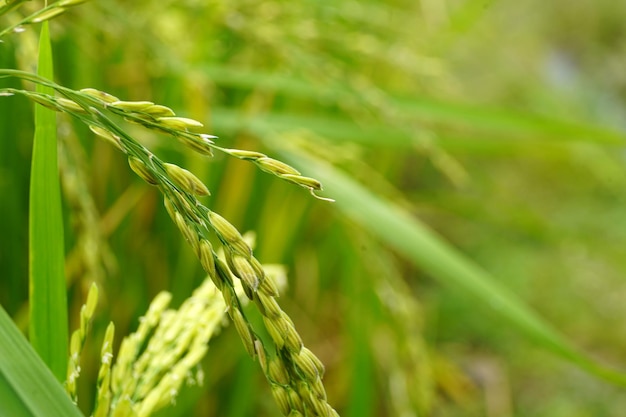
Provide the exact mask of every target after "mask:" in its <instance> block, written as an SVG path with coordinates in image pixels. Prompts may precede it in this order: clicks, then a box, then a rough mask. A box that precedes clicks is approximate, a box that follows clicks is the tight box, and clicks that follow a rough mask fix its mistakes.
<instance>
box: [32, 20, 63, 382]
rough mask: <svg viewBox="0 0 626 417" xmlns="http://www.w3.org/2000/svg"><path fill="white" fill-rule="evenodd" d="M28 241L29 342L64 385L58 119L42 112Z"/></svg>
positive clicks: (45, 60) (47, 56)
mask: <svg viewBox="0 0 626 417" xmlns="http://www.w3.org/2000/svg"><path fill="white" fill-rule="evenodd" d="M38 74H39V75H40V76H42V77H45V78H47V79H52V78H53V71H52V48H51V46H50V36H49V30H48V23H47V22H45V23H44V24H43V26H42V29H41V38H40V44H39V68H38ZM37 91H38V92H41V93H47V94H54V92H53V91H52V90H51V89H50V88H48V87H44V86H41V85H37ZM29 240H30V243H29V244H30V248H29V249H30V253H29V255H30V273H29V279H30V283H29V285H30V329H29V335H30V342H31V343H32V345H33V348H34V349H35V351H37V353H38V354H39V355H40V356H41V358H42V359H43V361H44V362H45V363H46V364H47V365H48V366H49V367H50V370H51V371H52V373H53V374H54V375H55V376H56V377H57V379H58V380H59V381H63V380H65V374H66V371H67V354H68V329H67V294H66V284H65V273H64V244H63V218H62V214H61V191H60V185H59V170H58V162H57V140H56V113H55V112H54V111H51V110H49V109H47V108H44V107H42V106H37V107H35V138H34V143H33V156H32V168H31V178H30V208H29Z"/></svg>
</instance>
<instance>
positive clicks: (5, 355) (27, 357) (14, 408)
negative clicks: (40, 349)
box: [0, 306, 81, 417]
mask: <svg viewBox="0 0 626 417" xmlns="http://www.w3.org/2000/svg"><path fill="white" fill-rule="evenodd" d="M0 404H1V405H0V412H1V414H2V415H3V416H16V417H17V416H25V417H26V416H28V417H47V416H64V417H79V416H81V413H80V412H79V411H78V408H76V407H75V406H74V404H72V402H71V401H70V399H69V397H68V396H67V395H66V394H65V391H64V390H63V388H62V387H61V385H60V384H59V382H58V381H57V380H56V379H55V376H54V375H53V374H52V373H51V372H50V370H49V369H47V367H46V364H44V363H43V362H42V361H41V359H40V358H39V357H38V356H37V353H36V352H35V351H34V350H33V348H32V347H31V346H30V345H29V344H28V341H27V340H26V339H25V338H24V336H22V334H21V333H20V331H19V330H18V328H17V327H16V326H15V324H14V323H13V321H12V320H11V318H10V317H9V315H8V314H7V313H6V311H5V310H4V308H3V307H2V306H0Z"/></svg>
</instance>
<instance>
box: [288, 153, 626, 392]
mask: <svg viewBox="0 0 626 417" xmlns="http://www.w3.org/2000/svg"><path fill="white" fill-rule="evenodd" d="M282 153H283V155H285V157H286V159H287V160H289V161H290V162H291V163H293V164H294V165H295V166H296V167H299V168H301V169H302V170H303V171H304V170H308V171H310V172H311V173H312V174H314V176H315V177H316V178H318V179H320V180H321V181H322V182H323V183H324V186H325V189H326V192H325V193H324V195H325V196H329V197H331V198H335V199H336V203H335V205H336V206H337V208H338V209H339V210H340V211H341V212H342V213H343V214H344V215H345V216H346V217H348V218H350V219H352V220H353V221H355V222H356V223H358V224H360V225H361V226H362V227H363V228H364V229H366V230H368V231H369V232H370V233H372V234H373V235H375V236H376V237H378V238H379V239H380V240H381V241H383V242H385V243H387V244H389V245H390V246H391V247H393V248H394V249H395V250H397V251H398V252H399V253H400V254H402V255H403V256H405V257H406V259H408V260H410V261H411V262H412V263H413V264H414V265H416V266H418V267H420V268H422V269H423V270H424V271H425V272H427V273H428V274H429V275H430V276H432V277H433V278H435V279H437V280H439V281H440V282H441V283H442V284H445V285H447V286H449V287H454V288H456V289H459V290H461V291H463V292H465V294H466V295H468V296H470V297H472V298H473V299H474V300H478V301H480V302H481V305H482V306H486V307H488V308H489V309H491V310H492V311H493V312H495V313H496V314H498V315H499V316H500V317H501V318H502V319H504V320H505V321H506V322H507V323H508V324H509V325H511V326H513V327H515V328H516V329H517V330H518V331H519V332H520V333H523V334H524V335H525V336H526V337H527V338H529V339H531V340H533V341H534V342H536V343H537V344H539V345H541V346H542V347H543V348H545V349H546V350H548V351H550V352H552V353H553V354H555V355H556V356H559V357H561V358H562V359H565V360H567V361H570V362H572V363H573V364H575V365H577V366H578V367H580V368H581V369H583V370H585V371H587V372H589V373H591V374H593V375H595V376H597V377H599V378H601V379H604V380H605V381H607V382H610V383H612V384H615V385H618V386H622V387H626V374H624V373H622V372H619V371H616V370H614V369H611V368H608V367H606V366H604V365H602V364H600V363H598V362H597V361H594V360H593V359H591V358H590V357H589V356H587V355H586V354H585V353H582V352H580V351H579V350H578V349H577V348H575V347H574V346H573V345H571V344H570V342H569V341H567V340H566V339H565V338H564V337H563V336H562V335H561V334H560V333H559V332H558V331H556V330H555V329H554V328H553V327H552V326H551V325H550V324H549V323H547V322H546V321H544V320H543V319H542V318H541V317H540V316H539V315H537V314H536V313H535V312H534V311H533V310H531V309H530V308H529V307H527V306H526V305H525V304H524V302H523V301H522V300H520V299H519V298H518V297H517V296H515V295H514V294H513V293H511V292H510V291H509V290H508V289H507V288H505V287H504V286H502V285H500V284H499V283H498V281H497V280H496V279H495V277H492V276H491V275H490V274H489V273H488V272H487V271H485V270H483V269H482V268H481V267H480V266H478V265H477V264H475V263H474V262H473V261H472V260H470V259H468V258H467V257H465V256H464V255H463V254H461V253H460V252H458V251H457V250H456V249H454V248H453V247H452V246H450V245H449V244H448V243H446V242H445V240H444V239H443V238H441V237H440V236H438V235H437V234H436V233H435V232H434V231H432V230H431V229H429V228H428V227H427V226H426V225H424V224H423V223H421V222H420V221H419V220H418V219H416V218H414V217H412V216H411V215H410V214H409V213H407V212H406V211H405V210H403V209H402V208H400V207H397V206H395V205H394V204H393V203H391V202H389V201H386V200H384V199H383V198H380V197H378V196H376V195H374V194H373V193H371V192H370V191H369V190H367V189H366V188H365V187H363V186H361V185H360V184H358V183H357V182H356V181H354V180H353V179H351V178H350V177H349V176H347V175H346V174H343V173H342V172H340V171H339V170H337V169H335V168H334V167H332V166H331V165H329V164H326V163H323V162H321V161H319V160H316V159H313V158H309V157H305V156H303V155H300V154H298V155H296V154H294V153H286V152H282ZM483 310H484V308H483Z"/></svg>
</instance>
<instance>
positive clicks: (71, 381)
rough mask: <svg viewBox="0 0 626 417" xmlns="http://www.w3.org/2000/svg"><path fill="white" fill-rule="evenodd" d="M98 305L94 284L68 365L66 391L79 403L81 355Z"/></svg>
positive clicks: (71, 342)
mask: <svg viewBox="0 0 626 417" xmlns="http://www.w3.org/2000/svg"><path fill="white" fill-rule="evenodd" d="M97 305H98V287H97V286H96V284H92V285H91V287H90V288H89V293H88V294H87V301H86V302H85V304H84V305H83V306H82V307H81V309H80V325H79V327H78V329H76V330H75V331H74V332H73V333H72V336H71V338H70V358H69V361H68V363H67V380H66V381H65V390H66V391H67V393H68V395H69V396H70V398H71V399H72V401H74V403H77V402H78V394H77V390H76V380H77V379H78V377H79V376H80V354H81V352H82V350H83V347H84V346H85V340H86V339H87V334H88V332H89V327H90V324H91V320H92V319H93V315H94V312H95V310H96V306H97Z"/></svg>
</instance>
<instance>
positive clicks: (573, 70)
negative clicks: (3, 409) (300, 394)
mask: <svg viewBox="0 0 626 417" xmlns="http://www.w3.org/2000/svg"><path fill="white" fill-rule="evenodd" d="M28 7H30V8H31V9H37V8H39V7H41V2H35V1H33V2H29V4H28V6H27V7H25V8H23V9H20V12H21V13H26V12H27V11H28V10H29V9H28ZM18 15H19V13H14V14H13V15H12V16H7V17H6V19H5V21H2V22H1V23H2V26H3V27H4V26H6V25H7V24H8V23H9V22H10V21H11V19H18V17H19V16H18ZM624 16H626V3H625V2H614V1H608V0H576V1H573V2H572V1H565V0H554V1H551V2H544V1H538V0H520V1H516V2H512V1H495V0H480V1H477V0H421V1H406V0H397V1H386V2H383V1H375V0H368V1H349V0H336V1H334V2H317V1H311V0H308V1H307V0H299V1H290V2H287V1H279V0H264V1H254V0H233V1H200V0H178V1H169V0H163V1H159V2H147V1H134V2H128V1H121V0H119V1H114V0H93V1H90V2H87V3H85V4H83V5H81V6H80V7H77V8H73V9H71V10H70V11H68V12H67V13H66V14H64V15H62V16H60V17H59V18H56V19H55V20H54V21H53V22H52V26H51V29H52V34H53V47H54V55H55V61H56V62H55V68H56V74H57V75H56V81H57V82H58V83H60V84H62V85H64V86H66V87H70V88H74V89H80V88H85V87H93V88H97V89H100V90H104V91H107V92H109V93H111V94H114V95H116V96H118V97H120V98H121V99H123V100H150V101H154V102H156V103H159V104H164V105H167V106H169V107H171V108H173V109H174V110H175V111H176V113H177V114H179V115H182V116H186V117H192V118H195V119H197V120H200V121H202V122H203V123H204V124H205V126H206V128H207V130H206V131H207V133H211V134H214V135H217V136H219V137H220V138H219V139H218V144H219V145H221V146H224V147H229V148H240V149H250V150H256V151H260V152H264V153H267V154H269V155H271V156H274V157H277V158H279V159H281V158H282V159H284V160H286V161H288V162H290V163H293V164H294V165H295V166H297V167H298V168H299V169H301V170H302V171H303V172H304V173H305V174H306V175H310V176H313V177H318V178H320V179H323V180H324V183H325V185H326V186H327V189H328V190H329V191H328V193H326V194H325V193H323V192H322V193H321V195H323V196H328V197H333V198H335V199H337V200H338V201H337V203H335V204H331V203H327V202H323V201H319V200H316V199H314V198H312V197H311V196H310V195H309V194H308V193H307V192H306V191H304V190H302V189H300V188H298V187H295V186H293V185H290V184H287V183H285V182H282V181H280V180H277V179H276V178H274V177H272V176H269V175H267V174H264V173H262V172H259V171H258V170H256V169H255V167H254V166H253V165H251V164H248V163H246V162H243V161H239V160H234V159H231V158H226V157H224V156H222V155H216V156H215V157H214V158H212V159H207V158H203V157H201V156H198V155H196V154H193V153H192V152H191V151H188V150H186V149H184V148H182V147H181V146H180V145H179V143H178V142H176V141H173V140H172V139H171V138H168V137H165V136H159V135H156V134H154V133H152V132H147V131H144V130H142V129H141V128H139V127H137V126H133V125H129V126H127V128H128V129H129V132H130V133H132V134H133V135H134V136H135V137H136V138H137V139H139V140H140V141H141V142H142V143H144V144H145V145H146V146H148V147H149V148H150V149H151V150H152V151H154V152H155V153H156V154H157V155H158V156H159V157H161V158H162V159H164V160H166V161H170V162H174V163H177V164H180V165H182V166H184V167H186V168H187V169H189V170H191V171H193V172H194V173H195V174H197V175H198V176H199V177H200V178H201V179H202V180H204V181H205V183H206V184H207V185H208V186H209V188H210V189H211V191H212V196H211V197H209V198H208V199H207V200H206V201H205V204H206V205H207V206H208V207H209V208H211V209H212V210H214V211H216V212H218V213H221V214H222V215H223V216H224V217H226V218H227V219H229V220H230V221H231V222H232V223H233V224H234V225H235V226H237V227H238V228H239V230H241V231H242V232H243V231H254V232H255V233H256V237H257V239H256V241H257V246H256V251H255V253H256V255H257V257H258V259H259V260H260V261H261V262H263V263H281V264H284V265H285V266H286V267H287V268H288V271H289V283H288V288H287V289H286V290H285V291H284V294H283V295H282V297H281V298H280V302H281V305H282V306H283V308H284V309H285V310H286V311H287V312H288V314H289V315H290V316H291V317H292V319H293V321H294V322H295V324H296V327H297V328H298V330H299V331H300V333H301V335H302V337H303V339H304V342H305V345H307V346H308V347H309V348H310V349H311V350H312V351H313V352H315V353H316V354H317V355H318V356H319V357H320V358H321V359H322V361H323V362H324V363H325V364H326V368H327V371H326V376H325V379H324V383H325V385H326V388H327V391H328V396H329V402H330V403H331V404H333V405H334V406H335V408H336V409H337V410H338V411H339V412H340V413H341V415H342V416H345V417H366V416H401V417H409V416H442V417H454V416H489V417H509V416H513V415H519V416H532V417H540V416H546V417H548V416H549V417H560V416H567V417H574V416H580V417H582V416H594V417H597V416H616V415H621V413H623V410H624V409H626V399H625V397H624V395H623V392H622V391H621V390H620V389H619V388H616V387H614V386H612V385H610V384H608V383H606V382H603V381H601V380H599V379H597V378H595V377H593V376H590V375H588V374H586V373H584V372H583V371H581V370H579V369H577V368H576V367H574V366H573V365H571V364H569V363H567V362H564V361H563V360H562V359H560V358H558V357H555V356H554V355H552V354H551V353H549V352H547V351H546V350H544V349H542V348H541V347H540V346H538V345H536V344H534V343H533V342H532V341H531V340H529V339H528V338H527V337H526V336H524V334H522V333H521V332H520V331H519V330H518V329H516V328H515V327H513V326H511V325H510V324H509V323H508V322H507V321H506V320H503V319H502V317H500V315H499V314H498V311H493V310H492V309H489V302H488V299H487V301H485V299H483V300H479V299H477V298H476V297H472V296H470V295H469V294H467V292H466V291H464V290H463V288H462V287H459V286H455V285H454V284H453V282H452V281H453V280H449V279H447V278H446V277H440V276H433V274H432V273H430V269H428V268H423V265H422V263H421V260H422V258H420V256H419V254H418V255H416V256H415V257H411V256H407V255H406V253H402V251H398V250H397V247H394V245H393V244H390V242H389V240H385V239H384V238H382V236H384V235H385V228H386V227H387V226H386V225H384V224H382V225H381V224H379V223H377V220H376V219H375V218H372V219H371V222H369V221H363V219H361V218H359V216H358V214H354V212H359V211H361V210H362V211H364V212H368V210H369V209H370V208H371V207H369V206H361V205H360V204H362V203H363V202H362V201H361V202H360V201H357V200H351V196H349V195H347V194H346V195H344V196H342V195H341V193H336V192H335V193H334V194H333V192H332V191H333V189H334V188H333V183H334V180H333V179H334V178H336V179H337V182H339V181H340V178H341V183H342V184H346V183H347V184H349V186H350V187H352V188H351V189H358V190H362V191H363V190H365V192H367V193H368V194H367V195H368V196H370V197H371V199H373V200H371V201H375V202H376V204H378V205H377V207H381V210H383V211H382V213H383V214H384V215H386V216H388V217H389V218H402V219H405V218H408V219H411V222H414V223H415V224H424V225H426V226H427V227H429V228H430V229H432V230H434V231H435V232H436V233H437V234H438V235H440V236H441V239H442V240H443V241H445V242H447V243H448V246H449V248H448V249H449V250H450V251H455V252H458V253H459V254H461V255H462V256H463V257H464V258H466V259H468V260H470V261H471V262H475V263H476V264H478V265H480V266H481V267H482V268H483V269H485V270H486V271H488V272H489V273H490V274H491V276H492V277H493V279H494V280H495V281H496V282H497V284H498V285H500V286H502V287H505V288H508V289H509V290H510V291H511V292H512V293H514V294H516V295H517V296H518V297H519V298H520V299H521V300H523V302H524V304H525V305H526V306H527V307H528V308H530V309H532V310H534V311H536V312H538V313H539V314H540V315H541V317H543V318H544V319H545V320H546V322H548V323H550V324H551V325H552V326H553V327H555V328H557V329H559V331H560V332H562V333H563V334H565V335H566V337H567V338H568V339H569V340H571V341H572V343H573V344H574V345H576V346H578V347H579V348H580V349H582V350H584V351H586V352H588V353H589V354H590V355H591V356H592V357H594V358H596V359H598V360H600V361H601V362H604V363H608V364H611V365H612V366H615V367H617V368H619V367H620V366H621V367H622V369H625V367H626V359H624V355H623V352H624V351H626V326H625V325H624V313H625V312H626V307H625V305H626V304H625V303H624V301H623V300H624V299H625V297H626V279H625V278H626V256H624V248H626V221H624V207H625V206H626V153H625V149H624V144H625V143H626V133H625V132H624V129H625V128H626V119H625V116H624V115H625V114H626V107H625V105H626V101H625V97H626V95H625V94H626V71H624V68H625V67H626V23H624V19H623V17H624ZM37 33H38V30H37V28H36V27H29V28H27V30H26V31H25V32H23V33H19V34H14V35H12V36H9V37H6V38H5V39H3V40H4V43H2V44H0V65H1V66H2V67H4V68H20V69H24V70H33V68H34V64H35V63H36V50H37V47H36V45H37ZM1 82H2V85H3V86H6V85H9V84H10V83H11V82H10V81H6V80H2V81H1ZM59 120H60V133H61V135H60V136H61V139H62V145H63V146H62V152H61V166H62V181H63V191H64V209H65V213H66V216H67V217H66V220H67V221H66V226H67V227H66V251H67V274H68V280H69V284H68V285H69V290H68V291H69V301H70V306H69V308H70V317H71V328H76V326H77V323H78V317H79V308H80V305H81V304H82V302H83V301H84V298H85V294H86V290H87V288H88V286H89V284H90V282H92V281H96V282H97V283H98V285H99V286H100V288H101V294H102V296H101V304H100V307H99V309H98V310H97V313H96V315H97V318H96V320H95V323H94V328H93V329H94V333H93V335H92V337H91V339H90V340H89V341H88V342H87V346H86V353H85V355H84V356H83V373H82V376H81V381H82V382H81V387H80V390H81V391H79V396H80V406H81V408H82V409H83V410H90V409H91V405H92V402H93V396H94V385H95V377H96V373H97V363H98V357H99V345H100V343H101V339H102V334H103V332H104V328H105V326H106V324H107V323H108V321H110V320H113V321H114V322H115V324H116V337H117V340H118V343H119V340H121V338H122V337H123V336H124V335H126V334H128V333H129V332H131V331H133V330H134V329H135V328H136V326H137V319H138V317H139V316H140V315H141V314H143V313H144V312H145V310H146V308H147V306H148V304H149V302H150V300H151V299H152V297H154V296H155V295H156V294H157V293H158V292H159V291H161V290H167V291H171V292H172V293H173V295H174V302H175V304H179V303H180V302H182V301H183V300H184V299H185V298H186V297H188V296H189V295H190V294H191V291H192V290H193V288H195V287H196V286H197V285H198V284H199V283H200V282H201V281H202V279H203V278H204V277H203V273H202V270H201V268H200V266H199V263H198V262H197V261H196V259H195V257H194V255H193V253H192V251H191V250H190V249H189V248H188V247H187V245H186V244H185V243H184V241H183V239H181V236H180V235H179V233H178V230H177V229H176V227H175V226H174V225H173V224H172V223H171V221H170V219H169V217H168V215H167V213H166V212H165V210H164V208H163V205H162V197H161V196H160V195H159V194H158V191H157V190H156V189H154V188H151V187H149V186H147V185H145V184H144V183H143V182H142V181H141V180H140V179H139V178H137V177H136V176H135V175H134V173H132V171H131V170H129V169H128V165H127V162H126V158H125V157H124V155H122V154H121V153H120V152H118V151H117V149H115V148H113V147H111V146H110V145H109V144H107V143H104V142H103V141H99V140H97V139H96V138H95V137H94V135H93V134H92V133H91V132H90V131H89V130H88V129H87V128H86V127H85V126H82V125H80V124H79V123H78V122H77V121H75V120H71V119H69V118H68V117H67V116H61V117H60V118H59ZM0 126H1V127H2V130H1V132H2V140H0V195H1V196H2V197H1V198H0V210H1V213H0V236H2V239H0V276H1V280H0V303H1V304H2V305H3V306H4V308H5V309H7V311H8V312H9V313H10V314H11V315H12V316H13V317H14V318H15V320H16V322H17V323H18V325H20V327H22V328H25V327H26V320H27V317H26V312H27V308H26V303H27V299H28V288H27V282H28V278H27V277H28V272H27V270H28V261H27V244H28V243H27V236H28V234H27V230H28V184H29V169H30V152H31V146H32V135H33V122H32V105H31V104H30V103H29V102H27V101H26V100H25V99H23V98H16V97H2V98H1V100H0ZM319 167H322V168H319ZM321 169H323V170H324V171H323V172H322V171H321ZM322 177H323V178H322ZM342 197H344V199H343V200H342ZM368 201H370V200H368ZM351 213H352V214H351ZM398 213H401V215H400V214H398ZM398 216H400V217H398ZM403 216H406V217H403ZM407 227H408V226H407ZM389 230H390V229H387V232H388V231H389ZM408 245H409V246H410V245H411V242H408ZM448 246H447V247H448ZM447 284H451V285H447ZM203 366H204V370H205V375H206V378H205V383H204V385H203V386H202V387H197V386H195V387H190V388H189V389H187V390H185V391H184V392H183V393H181V396H180V397H179V399H178V401H177V403H176V406H175V407H173V408H170V409H167V410H166V411H165V412H163V413H161V414H160V415H163V416H226V417H246V416H275V415H278V414H279V411H278V409H277V408H276V406H275V405H274V403H273V401H272V399H271V395H270V390H269V387H268V384H267V383H266V382H265V380H264V377H263V374H262V372H260V369H259V368H258V365H257V364H256V363H254V362H252V361H251V360H250V358H249V357H248V356H247V354H246V353H245V351H244V348H243V346H242V344H241V342H240V341H239V339H238V337H237V335H236V332H234V331H232V329H231V328H228V327H227V328H225V329H224V331H222V333H221V334H220V335H219V336H217V337H215V338H214V339H213V340H212V342H211V346H210V350H209V354H208V356H207V357H206V359H205V361H204V362H203Z"/></svg>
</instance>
